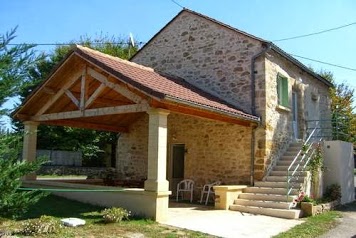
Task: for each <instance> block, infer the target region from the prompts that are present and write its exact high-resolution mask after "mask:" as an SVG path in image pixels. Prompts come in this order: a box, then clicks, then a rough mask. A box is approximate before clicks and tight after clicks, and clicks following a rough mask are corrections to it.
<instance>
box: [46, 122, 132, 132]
mask: <svg viewBox="0 0 356 238" xmlns="http://www.w3.org/2000/svg"><path fill="white" fill-rule="evenodd" d="M42 124H46V125H52V126H69V127H76V128H84V129H91V130H99V131H111V132H124V133H127V132H128V131H129V130H128V128H127V127H123V126H112V125H104V124H97V123H91V122H81V121H71V120H60V121H46V122H43V123H42Z"/></svg>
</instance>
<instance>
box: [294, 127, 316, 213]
mask: <svg viewBox="0 0 356 238" xmlns="http://www.w3.org/2000/svg"><path fill="white" fill-rule="evenodd" d="M318 126H319V122H318V121H317V123H316V125H315V127H314V129H313V130H312V132H311V133H310V135H309V136H308V138H307V140H306V141H305V142H304V143H303V146H302V148H301V149H300V150H299V151H298V153H297V155H296V156H295V157H294V159H293V161H292V163H291V164H290V165H289V167H288V169H287V201H288V200H289V196H290V193H291V192H292V190H293V185H291V180H292V179H293V176H294V175H295V174H296V172H297V171H298V168H299V167H300V166H301V163H302V162H303V161H304V160H305V159H306V158H307V160H306V162H305V163H304V166H303V168H306V166H308V163H309V161H310V159H311V158H312V156H313V155H314V153H315V148H314V142H313V143H309V142H310V140H311V138H313V137H315V135H314V134H315V133H317V132H318ZM305 148H307V149H306V150H305ZM304 150H305V151H304ZM302 153H303V155H302V157H301V158H300V159H299V160H298V158H299V156H300V155H301V154H302ZM297 161H298V164H297V166H296V167H295V168H294V170H293V171H291V169H292V167H293V166H294V165H295V164H296V163H297ZM290 172H291V174H290ZM291 205H292V203H291ZM291 205H290V207H291Z"/></svg>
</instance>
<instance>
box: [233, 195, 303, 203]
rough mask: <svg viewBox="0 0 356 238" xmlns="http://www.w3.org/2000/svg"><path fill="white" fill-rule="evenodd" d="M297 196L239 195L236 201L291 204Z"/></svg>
mask: <svg viewBox="0 0 356 238" xmlns="http://www.w3.org/2000/svg"><path fill="white" fill-rule="evenodd" d="M297 197H298V196H297V195H291V196H288V197H287V195H281V194H258V193H241V194H239V196H238V199H246V200H258V201H261V200H262V201H275V202H293V199H294V198H297Z"/></svg>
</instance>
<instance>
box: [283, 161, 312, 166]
mask: <svg viewBox="0 0 356 238" xmlns="http://www.w3.org/2000/svg"><path fill="white" fill-rule="evenodd" d="M291 163H292V160H279V161H278V162H277V166H289V165H290V164H291ZM296 163H297V162H296ZM300 164H301V165H303V166H304V164H305V161H303V162H301V163H300Z"/></svg>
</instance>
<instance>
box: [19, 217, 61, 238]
mask: <svg viewBox="0 0 356 238" xmlns="http://www.w3.org/2000/svg"><path fill="white" fill-rule="evenodd" d="M61 228H62V226H61V223H60V222H59V221H58V220H57V219H56V218H54V217H51V216H46V215H43V216H41V217H40V218H36V219H31V220H26V221H25V222H24V224H23V230H22V233H23V234H24V235H36V234H51V233H58V232H59V231H60V229H61Z"/></svg>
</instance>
